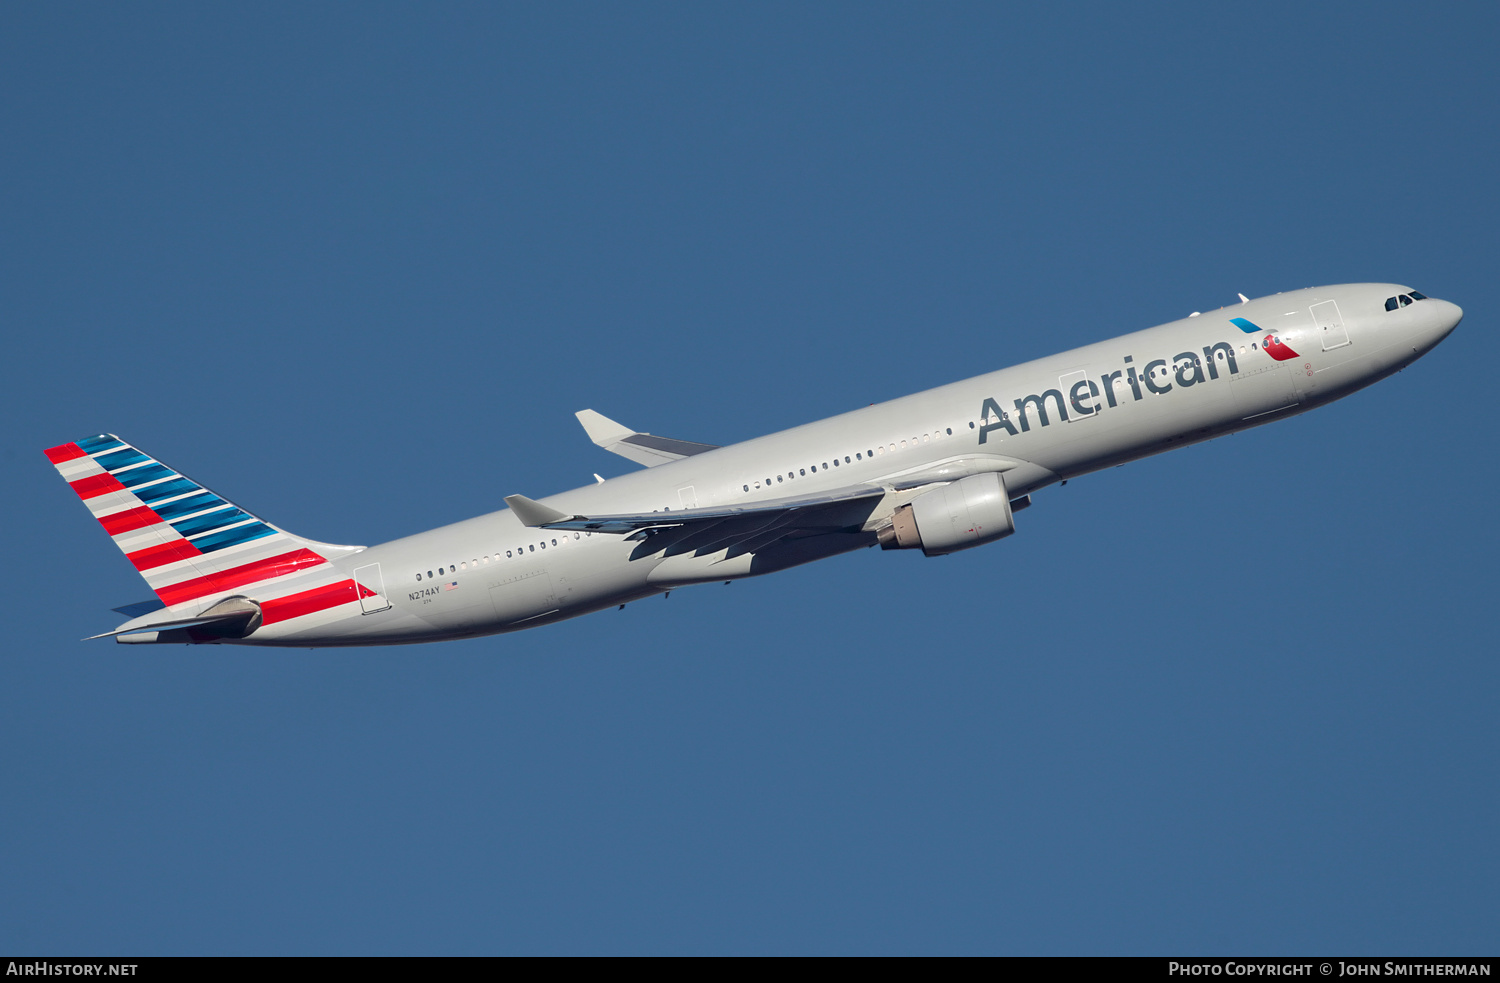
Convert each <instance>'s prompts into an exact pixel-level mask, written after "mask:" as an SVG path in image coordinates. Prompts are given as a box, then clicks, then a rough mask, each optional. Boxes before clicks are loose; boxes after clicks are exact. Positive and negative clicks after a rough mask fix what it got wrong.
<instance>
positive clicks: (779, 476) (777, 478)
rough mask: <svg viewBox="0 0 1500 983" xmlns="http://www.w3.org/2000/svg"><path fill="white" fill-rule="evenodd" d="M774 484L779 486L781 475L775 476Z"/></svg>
mask: <svg viewBox="0 0 1500 983" xmlns="http://www.w3.org/2000/svg"><path fill="white" fill-rule="evenodd" d="M776 483H777V484H778V485H779V484H781V475H779V474H778V475H777V476H776Z"/></svg>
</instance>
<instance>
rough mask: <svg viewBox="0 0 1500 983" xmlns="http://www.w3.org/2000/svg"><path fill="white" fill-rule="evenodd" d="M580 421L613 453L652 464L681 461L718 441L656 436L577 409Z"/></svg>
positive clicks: (591, 412)
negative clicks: (701, 442) (708, 442)
mask: <svg viewBox="0 0 1500 983" xmlns="http://www.w3.org/2000/svg"><path fill="white" fill-rule="evenodd" d="M574 415H575V416H577V417H578V422H579V423H581V424H583V429H584V432H585V433H587V434H588V435H589V439H590V440H592V441H593V442H594V443H596V444H598V445H599V446H600V447H602V448H604V449H605V450H607V451H609V452H610V453H612V454H618V455H620V456H621V457H623V458H627V459H629V460H632V461H634V462H635V463H637V464H644V465H645V466H646V467H648V468H654V467H656V466H657V465H658V464H667V463H669V462H671V461H680V460H682V459H683V458H685V457H692V456H693V455H694V454H702V453H703V452H704V451H711V450H717V449H718V445H717V444H697V443H694V442H693V441H691V440H676V439H674V438H672V437H656V436H653V435H651V434H649V433H637V432H636V431H634V430H631V429H630V428H629V427H627V426H625V425H624V424H621V423H616V422H615V421H614V420H611V419H610V418H609V417H607V416H605V415H604V414H602V413H595V412H594V411H593V410H579V411H578V412H577V413H575V414H574Z"/></svg>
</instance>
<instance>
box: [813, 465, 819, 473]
mask: <svg viewBox="0 0 1500 983" xmlns="http://www.w3.org/2000/svg"><path fill="white" fill-rule="evenodd" d="M817 473H818V466H817V465H816V464H814V465H813V474H817Z"/></svg>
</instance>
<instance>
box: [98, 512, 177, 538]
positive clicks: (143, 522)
mask: <svg viewBox="0 0 1500 983" xmlns="http://www.w3.org/2000/svg"><path fill="white" fill-rule="evenodd" d="M160 521H162V519H161V516H159V515H157V514H156V513H155V512H153V511H151V510H150V509H148V508H147V507H146V506H144V505H142V506H140V507H139V508H134V509H126V510H125V511H123V512H111V513H110V514H109V515H101V516H100V517H99V525H101V526H103V527H104V531H105V532H107V533H109V534H110V535H111V536H118V535H120V533H122V532H134V531H135V530H137V529H144V528H146V527H147V526H154V525H156V524H157V523H158V522H160Z"/></svg>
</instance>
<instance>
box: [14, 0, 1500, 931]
mask: <svg viewBox="0 0 1500 983" xmlns="http://www.w3.org/2000/svg"><path fill="white" fill-rule="evenodd" d="M1497 35H1500V14H1497V12H1496V10H1495V8H1494V7H1493V6H1492V5H1481V4H1426V5H1420V6H1419V5H1381V4H1327V5H1315V6H1313V7H1312V8H1309V7H1308V6H1307V5H1303V4H1252V5H1244V6H1240V7H1237V8H1235V7H1224V6H1222V5H1219V6H1215V5H1203V4H1154V5H1153V4H1147V5H1123V4H1122V5H1093V4H1080V5H1073V6H1060V5H1053V6H1049V7H1045V8H1041V9H1033V8H1030V7H1022V6H1019V5H1017V6H1014V7H1002V6H1000V5H990V4H983V5H961V4H946V5H889V4H879V5H871V4H858V5H827V4H825V5H807V4H754V5H749V4H745V5H724V4H683V5H677V6H667V5H648V4H637V5H623V4H606V5H584V4H572V5H557V4H548V5H543V4H532V5H517V6H503V5H494V4H475V5H445V6H436V5H420V6H418V5H406V6H398V5H374V4H345V5H328V4H322V5H283V6H273V5H260V6H254V7H245V8H241V9H233V8H227V7H225V6H224V5H211V6H204V5H188V4H184V5H169V4H154V5H150V6H145V7H141V6H136V7H121V6H118V5H79V4H72V5H60V4H49V5H30V6H25V5H20V6H18V5H12V6H9V7H7V8H5V9H4V10H3V12H0V127H3V129H0V132H3V134H4V137H5V139H4V141H3V150H0V178H3V184H4V188H5V194H4V197H3V201H4V216H3V221H0V330H3V332H4V338H5V341H6V350H7V357H6V358H5V359H3V361H0V372H3V376H0V379H3V383H4V384H3V387H0V407H3V412H4V418H5V420H6V423H7V427H6V430H7V434H8V439H7V440H6V441H5V442H4V445H5V446H4V466H5V473H6V475H7V477H8V480H7V481H6V483H5V487H6V488H7V489H8V490H7V492H6V493H5V496H6V505H7V506H8V507H7V509H6V512H7V514H8V515H9V517H10V518H9V521H7V522H6V523H5V524H4V526H3V527H0V528H3V535H4V540H3V547H4V554H5V556H6V557H8V558H9V562H8V563H6V564H5V565H4V568H3V573H0V576H3V578H4V580H3V588H4V596H5V597H7V598H8V599H9V602H10V608H11V617H10V618H9V629H8V630H9V641H8V643H7V644H6V646H5V657H4V659H3V660H0V691H3V694H4V695H3V700H4V705H5V712H4V714H3V715H0V789H3V792H0V950H3V951H9V952H35V953H88V952H95V953H103V952H109V953H131V954H137V953H138V954H150V953H366V952H368V953H522V952H526V953H616V952H625V953H646V952H671V953H783V952H786V953H806V952H813V953H846V952H876V953H928V952H943V953H948V952H952V953H1163V954H1166V953H1181V954H1188V953H1239V954H1246V953H1313V952H1325V953H1326V952H1341V953H1359V952H1367V953H1391V954H1441V953H1475V952H1493V951H1494V948H1495V939H1496V938H1497V937H1500V887H1497V885H1500V846H1497V842H1500V841H1497V837H1496V836H1495V817H1496V814H1497V806H1500V791H1497V790H1500V782H1497V780H1496V775H1497V765H1500V735H1497V729H1496V723H1495V707H1496V705H1497V697H1500V669H1497V665H1496V654H1497V649H1500V645H1497V642H1500V637H1497V636H1500V632H1497V630H1496V627H1495V622H1494V618H1493V604H1494V600H1493V594H1494V588H1495V585H1496V573H1495V557H1496V548H1497V545H1500V544H1497V520H1496V517H1495V509H1494V507H1493V503H1492V489H1493V488H1494V487H1495V486H1496V483H1497V478H1500V475H1497V468H1496V464H1495V458H1494V454H1493V437H1492V430H1493V426H1492V423H1491V421H1490V419H1489V417H1488V415H1487V414H1486V413H1485V412H1484V407H1485V402H1486V399H1487V396H1486V393H1487V391H1488V388H1489V384H1490V379H1491V376H1492V375H1493V372H1492V369H1491V366H1492V365H1493V364H1494V363H1495V361H1496V359H1497V356H1500V351H1497V345H1496V342H1495V336H1494V330H1493V329H1494V320H1493V314H1492V312H1493V311H1494V310H1495V309H1496V307H1497V304H1500V289H1497V285H1496V276H1495V270H1496V265H1497V264H1496V260H1497V250H1496V245H1495V243H1496V236H1495V230H1496V227H1497V217H1500V216H1497V191H1496V187H1497V185H1496V182H1495V180H1494V170H1495V160H1496V156H1497V144H1500V140H1497V128H1496V126H1495V118H1494V117H1495V110H1496V106H1497V102H1496V99H1497V94H1500V74H1497V70H1496V68H1495V66H1494V59H1493V50H1494V46H1495V44H1496V41H1497ZM1359 280H1382V281H1384V280H1394V281H1398V282H1404V283H1407V284H1410V285H1411V286H1413V287H1416V288H1417V289H1419V290H1422V291H1424V292H1426V293H1429V294H1431V295H1433V296H1439V297H1443V298H1446V299H1450V300H1453V301H1455V302H1457V303H1459V304H1460V305H1462V306H1463V307H1464V308H1465V310H1466V311H1467V318H1466V321H1465V323H1464V324H1463V325H1462V326H1461V327H1460V328H1459V330H1458V331H1457V332H1456V333H1455V334H1454V335H1453V336H1452V337H1451V338H1449V339H1448V340H1447V341H1446V342H1445V343H1444V344H1443V345H1442V346H1440V347H1439V348H1438V349H1437V350H1436V351H1434V352H1433V353H1432V354H1430V355H1428V356H1427V357H1426V358H1424V359H1423V360H1422V361H1420V362H1418V363H1417V364H1416V365H1414V366H1412V367H1410V368H1409V369H1407V370H1406V371H1404V372H1403V373H1401V374H1399V375H1397V376H1395V377H1393V378H1391V379H1389V380H1386V381H1384V382H1382V383H1380V384H1379V385H1378V386H1376V387H1374V388H1372V389H1369V390H1366V391H1364V392H1361V393H1358V394H1355V395H1354V396H1351V397H1350V398H1348V399H1346V400H1343V401H1341V402H1339V403H1337V404H1334V405H1332V406H1329V407H1326V408H1323V409H1320V410H1319V411H1318V412H1316V413H1313V414H1308V415H1305V416H1302V417H1299V418H1296V419H1294V420H1289V421H1284V422H1280V423H1277V424H1274V425H1271V426H1268V427H1264V428H1261V429H1258V430H1255V431H1252V432H1249V433H1245V434H1241V435H1238V436H1235V437H1231V438H1225V439H1221V440H1218V441H1214V442H1212V443H1209V444H1206V445H1201V446H1197V447H1193V448H1189V449H1185V450H1180V451H1177V452H1174V453H1171V454H1168V455H1165V456H1162V457H1158V458H1153V459H1150V460H1147V461H1143V462H1138V463H1135V464H1131V465H1129V466H1126V467H1124V468H1119V469H1112V470H1110V471H1108V472H1105V473H1101V474H1097V475H1093V476H1090V477H1087V478H1083V479H1080V480H1077V481H1074V482H1071V483H1070V484H1069V485H1068V486H1067V487H1066V488H1055V489H1052V490H1049V491H1047V492H1046V493H1044V494H1041V495H1038V496H1037V500H1036V504H1035V506H1034V507H1033V508H1032V509H1031V510H1029V511H1027V512H1024V513H1022V514H1021V515H1020V516H1019V518H1018V524H1019V531H1018V533H1017V534H1016V535H1015V536H1014V537H1012V538H1011V539H1008V540H1006V541H1005V542H1004V543H1000V544H996V545H992V546H988V547H985V548H982V549H977V550H973V551H970V552H967V553H962V554H958V555H955V556H951V557H947V558H943V559H935V560H929V559H926V558H924V557H922V556H920V555H911V554H906V553H900V554H892V553H881V552H880V551H862V552H860V553H858V554H855V555H849V556H844V557H839V558H835V559H833V560H829V561H825V562H823V563H820V564H815V565H813V566H810V567H804V568H801V569H798V570H794V571H789V572H786V573H783V574H779V575H776V576H774V577H771V578H766V579H763V580H755V581H745V582H740V583H736V584H734V585H732V586H730V587H722V586H712V587H700V588H694V589H691V590H683V591H677V592H674V593H673V594H672V596H671V597H670V598H669V599H666V600H662V599H659V598H658V599H652V600H650V601H646V602H640V603H637V604H633V605H630V606H629V607H627V608H626V610H625V611H624V612H607V613H602V614H596V615H592V616H589V617H587V618H582V619H578V620H575V621H572V622H568V623H565V624H562V625H557V626H553V627H549V628H545V629H540V630H537V631H532V632H524V633H521V634H517V635H509V636H501V637H496V638H490V639H483V640H476V641H469V642H458V643H448V644H445V645H435V646H419V647H406V648H396V649H374V650H365V651H334V652H327V651H292V652H262V651H256V650H247V649H236V648H232V647H224V648H186V647H181V648H179V647H170V648H169V647H163V648H161V649H141V648H124V647H120V646H116V645H112V644H110V643H108V642H104V641H96V642H89V643H80V642H79V641H77V639H79V638H80V637H82V636H84V635H89V634H93V633H95V632H98V631H103V630H106V629H108V628H111V627H113V626H114V624H115V623H116V619H115V616H114V615H113V614H112V613H111V612H110V610H109V609H110V608H111V607H113V606H115V605H119V604H124V603H129V602H132V601H137V600H141V599H143V598H145V597H147V596H148V593H147V590H146V588H145V586H144V584H143V583H142V582H141V581H140V579H139V578H138V577H137V575H136V574H135V572H134V571H133V570H132V569H131V568H130V566H129V565H128V564H127V563H126V562H125V561H124V560H123V559H122V558H121V557H120V556H119V555H118V553H117V552H116V551H115V550H114V547H113V546H112V545H111V544H110V542H109V541H108V539H107V538H106V537H105V536H104V534H103V533H102V532H101V531H100V530H99V529H98V527H97V525H96V524H95V523H93V522H92V521H91V520H89V518H88V516H87V513H86V512H85V510H84V509H83V508H82V507H81V506H80V505H79V504H78V502H77V501H76V499H75V498H74V497H73V496H72V495H71V494H70V493H69V492H68V490H67V489H66V488H65V487H64V486H63V484H62V482H61V481H60V480H59V479H58V478H57V476H56V474H55V473H54V472H53V471H52V469H51V467H50V466H49V465H48V463H47V461H46V459H45V458H44V457H43V456H42V454H41V450H42V448H44V447H48V446H51V445H53V444H57V443H60V442H63V441H66V440H70V439H73V438H76V437H79V436H82V435H85V434H91V433H97V432H100V431H109V432H115V433H119V434H121V435H122V436H124V437H125V438H126V439H128V440H130V441H132V442H134V443H136V444H138V445H139V446H141V447H142V448H144V449H146V450H147V451H148V452H149V453H151V454H153V455H155V456H157V457H159V458H161V459H163V460H165V461H166V462H168V463H169V464H170V465H172V466H173V467H177V468H181V469H183V470H184V471H186V472H187V473H189V474H191V475H193V476H194V477H195V478H197V479H199V480H200V481H203V482H205V483H207V484H209V485H210V486H212V487H213V488H215V489H216V490H218V491H220V492H221V493H223V494H225V495H228V496H229V497H230V498H232V499H233V500H234V501H236V502H237V503H238V504H241V505H243V506H245V507H247V508H249V509H251V510H252V511H255V512H257V513H259V514H261V515H263V516H265V517H266V518H268V519H270V520H271V521H273V522H276V523H278V524H279V525H282V526H284V527H286V528H288V529H291V530H293V531H295V532H297V533H299V534H302V535H306V536H310V537H313V538H317V539H321V540H325V541H331V542H347V543H374V542H380V541H383V540H386V539H390V538H394V537H397V536H403V535H407V534H410V533H414V532H418V531H421V530H423V529H426V528H430V527H432V526H435V525H440V524H443V523H446V522H450V521H455V520H458V519H462V518H466V517H469V516H472V515H476V514H480V513H483V512H487V511H492V510H494V509H497V508H499V507H501V504H502V503H501V498H502V496H504V495H507V494H512V493H517V492H519V493H523V494H527V495H531V496H534V497H535V496H542V495H546V494H550V493H552V492H556V491H560V490H563V489H566V488H569V487H573V486H576V485H578V484H582V483H585V482H587V481H591V480H592V478H591V477H590V476H591V473H592V472H595V471H597V472H599V473H601V474H605V475H611V474H619V473H623V471H625V470H627V469H628V468H629V467H631V465H629V464H628V462H625V461H623V460H621V459H618V458H615V457H613V456H612V455H609V454H606V453H605V452H603V451H600V450H598V449H597V448H595V447H593V446H592V445H591V444H590V443H589V442H588V440H587V439H586V437H585V436H584V434H583V432H582V430H581V429H580V428H579V427H578V425H577V423H576V422H575V420H574V419H573V416H572V414H573V411H574V410H577V409H581V408H584V407H593V408H595V409H597V410H599V411H601V412H603V413H605V414H607V415H609V416H612V417H616V418H618V419H620V420H622V421H625V422H627V423H628V424H630V425H632V426H634V427H637V428H639V429H642V430H647V431H651V432H654V433H660V434H665V435H669V436H674V437H681V438H684V439H689V440H699V441H706V442H711V443H730V442H733V441H737V440H742V439H746V438H749V437H752V436H756V435H759V434H762V433H766V432H770V431H774V430H777V429H781V428H784V427H787V426H792V425H795V424H798V423H802V422H806V421H808V420H812V419H817V418H820V417H823V416H828V415H831V414H834V413H838V412H842V411H844V410H847V409H851V408H854V407H858V406H862V405H864V404H866V403H869V402H873V401H878V400H883V399H887V398H891V397H895V396H898V395H902V394H905V393H907V392H912V391H915V390H918V389H923V388H927V387H930V386H933V385H938V384H942V383H945V382H950V381H953V380H955V379H958V378H963V377H965V376H968V375H973V374H977V373H979V372H982V371H988V370H991V369H994V368H999V367H1002V366H1005V365H1008V364H1012V363H1015V362H1019V361H1024V360H1026V359H1028V358H1032V357H1037V356H1041V355H1046V354H1050V353H1052V352H1055V351H1060V350H1063V349H1067V348H1071V347H1074V346H1077V345H1080V344H1084V343H1088V342H1092V341H1097V340H1101V339H1103V338H1107V337H1110V336H1113V335H1116V334H1121V333H1124V332H1126V331H1131V330H1136V329H1138V328H1142V327H1147V326H1150V325H1153V324H1157V323H1160V322H1163V321H1167V320H1171V319H1174V318H1177V317H1181V316H1182V315H1184V314H1186V313H1188V312H1189V311H1192V310H1208V309H1212V308H1216V307H1219V306H1222V305H1224V304H1228V303H1232V302H1233V301H1234V300H1235V293H1236V292H1237V291H1243V292H1245V293H1247V294H1249V295H1251V296H1257V295H1262V294H1267V293H1273V292H1276V291H1278V290H1288V289H1294V288H1298V287H1303V286H1309V285H1313V284H1322V283H1339V282H1348V281H1359Z"/></svg>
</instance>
